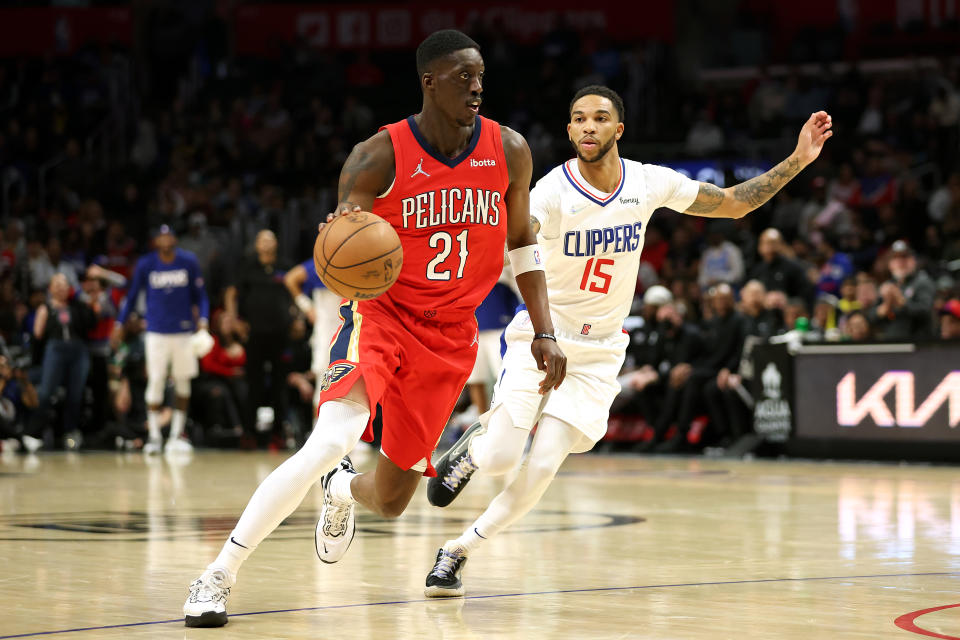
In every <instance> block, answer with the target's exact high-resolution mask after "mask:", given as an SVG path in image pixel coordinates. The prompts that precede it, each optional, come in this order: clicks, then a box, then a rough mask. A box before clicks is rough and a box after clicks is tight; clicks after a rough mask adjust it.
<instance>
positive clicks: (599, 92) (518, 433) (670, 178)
mask: <svg viewBox="0 0 960 640" xmlns="http://www.w3.org/2000/svg"><path fill="white" fill-rule="evenodd" d="M623 119H624V106H623V100H622V99H621V98H620V96H619V95H617V94H616V92H614V91H612V90H611V89H608V88H607V87H601V86H590V87H585V88H583V89H581V90H580V91H578V92H577V94H576V95H575V96H574V97H573V100H572V101H571V103H570V123H569V124H568V125H567V132H568V134H569V138H570V142H571V143H572V144H573V147H574V150H575V151H576V155H577V157H576V158H575V159H572V160H569V161H567V162H566V163H564V164H563V165H561V166H559V167H557V168H555V169H553V171H551V172H550V173H548V174H547V175H546V176H545V177H544V178H543V179H542V180H540V181H539V182H538V183H537V185H536V187H535V188H534V189H533V192H532V193H531V194H530V213H531V224H532V226H533V228H534V229H535V230H536V231H537V233H538V236H539V240H540V246H541V248H542V250H543V256H544V262H545V265H546V274H547V289H548V291H549V295H550V303H551V304H550V310H551V313H552V315H553V323H554V326H555V327H556V329H557V331H556V336H557V340H558V341H559V343H560V347H561V348H562V349H563V351H564V353H565V354H567V357H568V358H569V361H568V363H567V366H568V370H567V377H566V379H565V381H564V383H563V389H562V390H561V391H560V392H558V393H553V394H551V395H550V396H549V397H548V399H547V400H546V403H544V404H541V401H542V398H541V397H538V396H537V395H536V393H529V392H528V391H527V389H528V388H530V386H531V384H532V381H531V373H536V372H535V371H531V369H530V367H529V366H528V364H527V362H525V361H524V359H523V358H521V357H519V354H520V352H521V349H520V347H521V345H522V344H523V343H524V341H528V340H529V339H530V335H531V331H533V329H532V327H531V316H529V315H528V313H527V312H526V311H520V312H518V313H517V315H516V316H515V317H514V319H513V321H512V322H511V323H510V325H509V326H508V327H507V328H506V331H505V340H506V343H507V350H506V354H505V356H504V359H503V368H502V370H501V375H500V379H499V381H498V383H497V386H496V388H495V390H494V400H493V403H492V407H491V409H490V411H488V412H487V413H486V414H484V415H483V416H481V421H480V422H478V423H475V424H474V425H472V426H471V427H470V428H468V429H467V431H466V432H464V435H463V436H462V437H461V438H460V440H458V441H457V443H456V444H454V446H453V447H451V449H450V450H449V451H448V452H447V453H445V454H444V455H443V456H442V457H441V458H439V459H438V461H437V463H436V466H437V477H435V478H431V479H430V481H429V483H428V490H427V497H428V499H429V500H430V502H431V503H433V504H434V505H437V506H446V505H448V504H450V502H452V501H453V499H454V498H455V497H456V496H457V495H458V494H459V493H460V491H462V489H463V487H464V486H465V484H466V483H467V482H468V481H469V479H470V477H471V476H472V475H473V474H474V473H475V472H476V471H478V470H479V471H481V472H484V473H487V474H491V475H498V474H505V473H507V472H509V471H511V470H513V469H514V468H516V467H517V465H519V464H520V459H521V456H522V455H523V450H524V446H525V445H526V441H527V437H528V435H529V431H530V429H531V428H532V426H533V425H534V424H535V423H537V421H538V420H539V426H538V427H537V433H536V435H535V436H534V438H533V443H532V445H531V448H530V453H529V455H528V458H527V461H526V464H525V465H524V466H523V468H522V469H521V470H520V472H519V474H518V475H517V476H516V478H515V479H514V480H513V481H511V482H510V483H509V484H508V485H507V487H506V488H505V489H504V490H503V491H502V492H501V493H500V494H499V495H497V496H496V497H495V498H494V499H493V501H492V502H491V503H490V505H489V507H488V508H487V510H486V511H485V512H484V513H483V514H482V515H481V516H480V517H479V518H478V519H477V520H476V521H475V522H474V523H473V524H472V525H471V526H470V527H468V528H467V529H466V531H464V533H463V534H462V535H461V536H460V537H459V538H457V539H455V540H448V541H447V542H446V543H445V544H444V545H443V547H441V548H440V550H439V551H438V553H437V560H436V563H435V564H434V567H433V570H432V571H431V572H430V573H429V574H428V575H427V580H426V588H425V593H426V595H427V596H431V597H442V596H460V595H463V592H464V589H463V583H462V581H461V579H460V575H461V570H462V569H463V566H464V563H465V562H466V559H467V557H468V556H469V555H470V554H472V553H473V552H474V551H476V550H477V549H478V548H479V547H480V546H481V545H482V544H483V542H484V541H486V540H489V539H490V538H491V537H492V536H494V535H496V534H497V533H499V532H500V531H502V530H503V529H504V528H506V527H507V526H509V525H510V524H512V523H513V522H515V521H516V520H518V519H519V518H520V517H522V516H523V515H524V514H526V513H527V512H528V511H530V509H532V508H533V506H534V505H535V504H536V503H537V501H538V500H539V499H540V497H541V496H542V495H543V493H544V491H546V489H547V487H548V486H549V484H550V482H551V481H552V480H553V478H554V476H555V475H556V472H557V470H558V469H559V468H560V465H561V464H562V463H563V461H564V460H565V459H566V457H567V455H569V454H571V453H580V452H584V451H588V450H590V449H591V448H593V445H594V444H596V442H597V441H598V440H599V439H600V438H602V437H603V435H604V433H605V432H606V429H607V416H608V412H609V409H610V404H611V402H613V399H614V397H615V396H616V395H617V393H618V392H619V390H620V386H619V384H617V374H618V373H619V371H620V367H621V366H622V364H623V359H624V354H625V350H626V346H627V343H628V341H629V338H628V335H627V334H626V333H625V332H624V331H623V330H622V326H623V321H624V319H625V318H626V316H627V314H628V313H629V312H630V306H631V303H632V301H633V293H634V287H635V283H636V280H637V272H638V270H639V267H640V252H641V250H642V249H643V237H644V233H645V230H646V227H647V224H648V223H649V221H650V217H651V215H652V214H653V212H654V210H655V209H657V208H659V207H667V208H670V209H673V210H675V211H681V212H683V213H687V214H691V215H696V216H706V217H710V218H742V217H743V216H745V215H746V214H747V213H749V212H750V211H753V210H754V209H756V208H757V207H759V206H760V205H762V204H763V203H765V202H766V201H767V200H769V199H770V198H771V197H772V196H773V195H774V194H775V193H776V192H777V191H779V190H780V189H781V188H782V187H783V186H784V185H785V184H786V183H787V182H789V181H790V180H791V179H792V178H793V177H794V176H796V175H797V174H798V173H799V172H800V171H801V170H802V169H803V168H804V167H805V166H807V165H808V164H810V163H811V162H813V160H814V159H816V157H817V156H818V155H819V154H820V150H821V149H822V147H823V143H824V142H825V141H826V139H827V138H829V137H830V136H831V135H832V132H831V131H830V128H831V126H832V123H831V118H830V116H829V115H828V114H827V113H825V112H823V111H819V112H817V113H814V114H812V115H811V116H810V118H809V120H807V122H806V123H805V124H804V125H803V128H802V130H801V131H800V136H799V141H798V144H797V147H796V150H795V151H794V152H793V154H791V155H790V157H789V158H787V159H786V160H784V161H783V162H781V163H780V164H778V165H777V166H775V167H774V168H773V169H771V170H770V171H768V172H767V173H765V174H763V175H761V176H758V177H756V178H752V179H750V180H748V181H746V182H744V183H741V184H738V185H736V186H734V187H729V188H726V189H720V188H718V187H716V186H714V185H712V184H708V183H704V182H697V181H694V180H691V179H689V178H687V177H685V176H683V175H682V174H680V173H677V172H676V171H673V170H672V169H668V168H666V167H660V166H655V165H648V164H641V163H639V162H634V161H632V160H625V159H622V158H621V157H620V154H619V151H618V149H617V141H618V140H619V139H620V137H621V136H622V135H623Z"/></svg>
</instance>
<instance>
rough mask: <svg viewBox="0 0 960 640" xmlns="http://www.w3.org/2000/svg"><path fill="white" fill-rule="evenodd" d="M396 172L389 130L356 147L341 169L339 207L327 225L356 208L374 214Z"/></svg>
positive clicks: (328, 219) (329, 216)
mask: <svg viewBox="0 0 960 640" xmlns="http://www.w3.org/2000/svg"><path fill="white" fill-rule="evenodd" d="M395 173H396V167H395V166H394V156H393V144H392V143H391V142H390V134H389V133H387V131H386V130H383V131H379V132H377V134H376V135H374V136H372V137H370V138H368V139H367V140H364V141H363V142H361V143H359V144H357V145H356V146H355V147H354V148H353V151H351V152H350V155H349V156H347V160H346V161H345V162H344V163H343V168H342V169H341V170H340V182H339V185H338V187H337V208H336V209H335V210H334V212H333V213H331V214H330V215H328V216H327V222H330V221H331V220H333V219H334V218H335V217H337V216H338V215H340V214H341V213H346V212H347V211H353V210H354V209H361V210H363V211H371V210H372V209H373V201H374V200H375V199H376V197H377V196H378V195H381V194H382V193H384V192H385V191H386V190H387V189H389V188H390V186H391V185H392V184H393V180H394V177H395ZM322 226H323V225H321V227H322Z"/></svg>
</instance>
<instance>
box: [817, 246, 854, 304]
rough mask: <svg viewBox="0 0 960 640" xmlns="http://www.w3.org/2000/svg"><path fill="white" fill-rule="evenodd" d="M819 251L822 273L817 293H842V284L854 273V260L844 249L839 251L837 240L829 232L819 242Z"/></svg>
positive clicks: (835, 294)
mask: <svg viewBox="0 0 960 640" xmlns="http://www.w3.org/2000/svg"><path fill="white" fill-rule="evenodd" d="M817 250H818V251H819V260H818V264H820V275H819V277H818V279H817V293H818V294H820V293H829V294H831V295H834V296H837V295H839V294H840V284H841V283H842V282H843V281H844V280H846V279H847V278H849V277H850V276H852V275H853V273H854V269H853V261H852V260H851V259H850V256H849V255H848V254H846V253H844V252H842V251H837V244H836V240H835V239H834V238H832V237H831V236H830V235H829V234H823V235H821V236H820V238H819V242H818V243H817Z"/></svg>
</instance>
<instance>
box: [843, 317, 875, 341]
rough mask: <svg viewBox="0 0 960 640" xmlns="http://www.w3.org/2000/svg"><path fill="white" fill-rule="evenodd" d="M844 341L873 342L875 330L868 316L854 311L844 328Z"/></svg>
mask: <svg viewBox="0 0 960 640" xmlns="http://www.w3.org/2000/svg"><path fill="white" fill-rule="evenodd" d="M843 339H845V340H849V341H850V342H868V341H870V340H873V328H872V327H871V326H870V320H869V318H867V314H865V313H864V312H862V311H854V312H852V313H851V314H850V315H849V316H848V317H847V321H846V323H845V324H844V327H843Z"/></svg>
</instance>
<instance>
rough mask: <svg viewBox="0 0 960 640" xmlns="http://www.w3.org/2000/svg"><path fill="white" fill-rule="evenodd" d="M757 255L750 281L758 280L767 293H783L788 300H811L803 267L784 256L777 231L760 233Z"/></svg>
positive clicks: (780, 237)
mask: <svg viewBox="0 0 960 640" xmlns="http://www.w3.org/2000/svg"><path fill="white" fill-rule="evenodd" d="M757 253H758V254H759V255H760V258H761V260H760V262H758V263H757V264H756V265H754V267H753V270H752V271H751V272H750V279H751V280H759V281H760V283H761V284H762V285H763V286H764V287H766V289H767V291H783V292H784V294H786V296H787V297H788V298H797V297H799V298H803V299H804V300H809V299H810V298H811V296H812V292H811V286H810V281H809V280H807V276H806V273H804V270H803V267H802V266H800V265H799V264H798V263H797V262H795V261H793V260H791V259H790V258H787V257H786V256H785V255H784V247H783V236H781V235H780V232H779V231H777V230H776V229H767V230H766V231H764V232H763V233H761V234H760V242H759V243H758V244H757Z"/></svg>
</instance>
